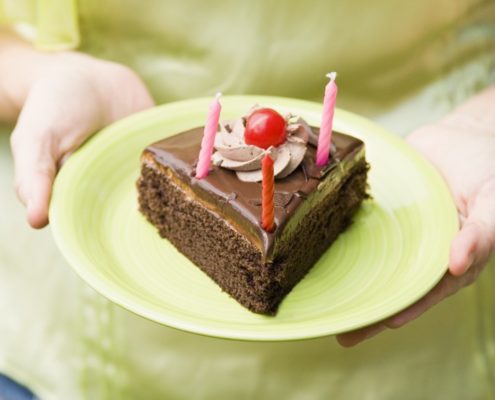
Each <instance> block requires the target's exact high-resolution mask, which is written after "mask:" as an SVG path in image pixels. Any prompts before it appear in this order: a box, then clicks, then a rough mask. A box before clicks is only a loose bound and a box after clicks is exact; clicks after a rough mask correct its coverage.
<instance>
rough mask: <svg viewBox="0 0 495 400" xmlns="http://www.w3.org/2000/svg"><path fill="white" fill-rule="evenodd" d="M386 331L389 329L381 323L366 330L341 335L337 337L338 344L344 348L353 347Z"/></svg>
mask: <svg viewBox="0 0 495 400" xmlns="http://www.w3.org/2000/svg"><path fill="white" fill-rule="evenodd" d="M385 329H387V327H386V326H385V325H384V324H383V323H382V322H379V323H377V324H374V325H370V326H367V327H366V328H362V329H357V330H355V331H352V332H346V333H341V334H339V335H337V336H336V339H337V342H338V343H339V344H340V345H341V346H343V347H353V346H356V345H357V344H359V343H361V342H363V341H365V340H366V339H371V338H372V337H373V336H376V335H378V334H379V333H380V332H383V331H384V330H385Z"/></svg>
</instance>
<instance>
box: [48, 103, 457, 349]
mask: <svg viewBox="0 0 495 400" xmlns="http://www.w3.org/2000/svg"><path fill="white" fill-rule="evenodd" d="M210 101H211V99H193V100H187V101H183V102H177V103H172V104H167V105H164V106H161V107H157V108H154V109H152V110H149V111H145V112H143V113H140V114H137V115H134V116H131V117H129V118H126V119H124V120H122V121H120V122H117V123H115V124H113V125H112V126H110V127H108V128H106V129H104V130H103V131H101V132H100V133H98V134H97V135H95V136H94V137H93V138H92V139H91V140H89V141H88V142H87V143H86V144H85V145H84V146H83V147H82V148H81V149H80V150H78V151H77V152H76V153H75V154H74V155H73V156H72V157H71V158H70V159H69V160H68V162H67V164H66V165H65V166H64V167H63V168H62V170H61V172H60V173H59V175H58V177H57V179H56V182H55V187H54V192H53V198H52V203H51V209H50V221H51V226H52V230H53V234H54V235H55V239H56V241H57V244H58V246H59V248H60V249H61V251H62V253H63V254H64V256H65V257H66V259H67V260H68V262H69V264H70V265H71V266H72V267H73V268H74V269H75V270H76V271H77V273H78V274H79V275H80V276H81V277H82V278H83V279H84V280H85V281H86V282H87V283H88V284H89V285H91V286H92V287H94V288H95V289H96V290H97V291H99V292H100V293H101V294H103V295H104V296H106V297H107V298H109V299H110V300H112V301H114V302H115V303H117V304H120V305H121V306H123V307H125V308H127V309H129V310H131V311H133V312H135V313H137V314H139V315H142V316H144V317H146V318H149V319H150V320H153V321H156V322H159V323H161V324H165V325H168V326H171V327H175V328H178V329H182V330H185V331H190V332H195V333H199V334H203V335H211V336H217V337H223V338H231V339H244V340H294V339H305V338H313V337H319V336H324V335H330V334H336V333H340V332H345V331H349V330H353V329H356V328H359V327H363V326H365V325H368V324H371V323H373V322H376V321H378V320H381V319H383V318H385V317H388V316H390V315H392V314H394V313H396V312H398V311H400V310H401V309H404V308H405V307H407V306H408V305H410V304H412V303H413V302H415V301H416V300H418V299H419V298H420V297H422V296H423V295H424V294H425V293H426V292H428V290H430V289H431V288H432V287H433V286H434V285H435V284H436V283H437V282H438V281H439V279H440V278H441V277H442V275H443V274H444V273H445V271H446V266H447V260H448V250H449V243H450V241H451V239H452V237H453V235H454V234H455V232H456V230H457V227H458V224H457V214H456V210H455V207H454V205H453V203H452V200H451V197H450V195H449V191H448V189H447V187H446V185H445V184H444V182H443V181H442V179H441V178H440V176H439V175H438V174H437V173H436V171H435V170H434V169H433V168H432V167H431V166H430V165H429V164H427V162H425V161H424V160H423V159H422V158H421V157H420V156H418V155H417V154H416V153H415V152H414V151H413V150H411V149H410V148H409V147H408V146H407V145H406V144H405V143H404V142H403V141H402V140H401V139H400V138H398V137H396V136H394V135H393V134H390V133H388V132H387V131H385V130H384V129H382V128H380V127H379V126H377V125H375V124H374V123H372V122H370V121H368V120H366V119H364V118H361V117H358V116H356V115H354V114H351V113H349V112H345V111H342V110H337V111H336V114H335V122H334V126H335V128H336V129H337V130H340V131H343V132H348V133H351V134H352V135H354V136H356V137H359V138H360V139H362V140H363V141H364V142H365V143H366V152H367V158H368V161H369V163H370V164H371V171H370V176H369V183H370V187H371V194H372V196H373V200H369V201H366V202H365V204H364V205H363V207H362V209H361V210H360V211H359V213H358V215H357V216H356V218H355V222H354V224H353V225H352V226H351V227H350V228H349V229H348V230H347V231H346V232H345V233H344V234H342V235H341V236H340V238H339V239H338V240H337V242H335V244H334V245H333V246H331V248H330V249H329V250H328V251H327V252H326V253H325V254H324V255H323V256H322V257H321V259H320V260H319V261H318V262H317V263H316V265H315V266H314V267H313V269H312V270H311V271H310V273H309V274H308V275H307V276H306V277H305V278H304V279H303V280H302V281H301V282H300V283H299V284H298V285H297V286H296V287H295V288H294V290H292V292H291V293H290V294H289V295H288V296H287V297H286V298H285V300H284V301H283V302H282V304H281V306H280V309H279V312H278V314H277V316H276V317H265V316H261V315H257V314H253V313H251V312H249V311H248V310H246V309H245V308H243V307H242V306H240V305H239V304H238V303H237V302H236V301H234V300H233V299H231V298H230V297H229V296H228V295H227V294H226V293H224V292H222V291H221V290H220V288H219V287H218V286H217V285H216V284H215V283H213V281H211V280H210V279H209V278H208V277H207V276H206V275H204V274H203V272H201V271H200V270H199V269H198V268H197V267H196V266H194V265H193V264H192V263H191V262H190V261H189V260H188V259H187V258H186V257H184V256H183V255H182V254H180V253H179V252H178V251H177V250H176V249H175V248H174V247H173V246H172V245H171V244H170V243H169V242H168V241H167V240H164V239H161V238H160V237H159V235H158V233H157V232H156V230H155V229H154V228H153V226H151V225H150V224H149V223H148V222H147V221H146V220H145V219H144V217H143V216H142V215H141V214H140V213H139V212H138V205H137V193H136V186H135V182H136V179H137V178H138V175H139V167H140V166H139V157H140V154H141V151H142V150H143V149H144V148H145V147H146V146H147V145H149V144H150V143H152V142H154V141H156V140H159V139H162V138H165V137H167V136H171V135H174V134H176V133H178V132H181V131H184V130H186V129H189V128H191V127H194V126H198V125H201V124H203V123H204V120H205V117H206V113H207V109H208V103H209V102H210ZM254 103H260V104H263V105H265V106H269V107H273V108H275V109H278V110H279V111H281V112H286V111H291V112H293V113H297V114H300V115H301V116H303V117H304V118H305V119H306V120H307V121H308V122H309V123H311V124H314V125H319V123H320V112H321V105H320V104H316V103H311V102H307V101H301V100H293V99H287V98H276V97H262V96H225V97H223V98H222V104H223V109H222V116H221V117H222V118H225V119H227V118H234V117H238V116H239V115H241V114H243V113H245V112H246V110H248V109H249V108H250V107H251V106H252V105H253V104H254ZM302 240H303V239H302Z"/></svg>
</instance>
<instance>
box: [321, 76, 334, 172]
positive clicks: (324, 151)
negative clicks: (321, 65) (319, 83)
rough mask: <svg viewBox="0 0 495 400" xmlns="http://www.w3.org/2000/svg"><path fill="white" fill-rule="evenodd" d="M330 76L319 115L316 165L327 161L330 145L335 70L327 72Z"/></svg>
mask: <svg viewBox="0 0 495 400" xmlns="http://www.w3.org/2000/svg"><path fill="white" fill-rule="evenodd" d="M327 77H328V78H330V82H328V84H327V86H326V87H325V99H324V100H323V114H322V116H321V125H320V135H319V137H318V148H317V149H316V165H318V166H319V167H323V166H324V165H326V164H327V163H328V158H329V157H330V147H331V145H332V124H333V113H334V111H335V100H336V99H337V91H338V88H337V85H336V83H335V78H336V77H337V73H336V72H331V73H329V74H327Z"/></svg>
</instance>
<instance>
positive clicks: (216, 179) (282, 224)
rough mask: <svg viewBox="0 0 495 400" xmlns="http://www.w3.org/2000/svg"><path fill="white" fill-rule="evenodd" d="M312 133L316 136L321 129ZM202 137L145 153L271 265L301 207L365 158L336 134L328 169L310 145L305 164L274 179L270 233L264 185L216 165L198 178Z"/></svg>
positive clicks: (176, 139) (193, 134)
mask: <svg viewBox="0 0 495 400" xmlns="http://www.w3.org/2000/svg"><path fill="white" fill-rule="evenodd" d="M313 129H314V130H315V133H316V134H317V133H318V131H317V129H315V128H313ZM202 135H203V128H195V129H192V130H189V131H186V132H184V133H181V134H179V135H176V136H173V137H170V138H167V139H164V140H162V141H159V142H157V143H154V144H152V145H151V146H149V147H148V148H147V149H146V150H145V152H144V153H145V154H146V153H150V156H149V157H148V158H152V159H154V161H155V162H156V163H157V164H160V165H162V166H164V167H166V168H168V169H170V170H171V171H173V173H174V179H175V183H176V184H177V185H179V186H181V187H183V189H184V190H188V191H190V195H191V196H192V197H195V198H196V199H197V200H198V201H200V202H202V203H203V205H205V206H206V207H207V208H209V209H211V210H213V211H215V212H217V213H218V214H220V215H222V216H223V218H225V219H226V220H228V221H229V222H230V223H231V224H232V225H233V226H235V227H236V228H237V229H238V230H239V231H240V232H241V233H243V234H244V235H245V236H246V237H247V238H249V239H250V240H251V241H252V243H253V244H254V245H255V246H257V247H258V248H259V249H260V250H261V252H262V254H263V256H264V258H265V259H266V260H267V261H270V260H271V259H272V256H273V254H274V251H275V247H276V245H277V241H278V239H279V238H281V237H282V236H284V231H286V233H287V234H288V233H290V232H289V231H290V229H285V228H286V225H287V223H288V222H289V220H290V225H291V226H294V225H295V224H297V221H298V220H299V219H300V218H303V217H304V214H305V212H304V210H300V207H301V205H302V204H306V207H303V208H307V206H313V205H314V203H315V200H312V201H307V199H308V197H309V196H310V195H311V196H313V195H314V194H315V193H317V194H318V196H317V197H322V196H323V195H324V194H325V193H323V192H330V191H331V190H333V187H334V186H335V185H336V184H338V182H339V180H340V179H341V177H342V176H343V175H345V174H346V173H347V172H348V171H349V170H350V169H352V168H353V165H355V164H358V163H359V162H360V161H362V160H364V144H363V142H362V141H360V140H359V139H356V138H354V137H351V136H348V135H344V134H341V133H337V132H334V134H333V142H334V145H335V148H334V149H333V152H332V157H331V162H330V164H329V165H328V166H327V167H326V168H319V167H317V166H316V165H315V163H314V159H315V152H316V149H315V148H314V147H313V146H308V149H307V152H306V155H305V157H304V160H303V162H302V163H301V166H300V167H299V168H298V169H297V170H296V171H294V172H293V173H292V174H291V175H289V176H288V177H286V178H284V179H281V180H276V185H275V224H276V229H275V231H273V232H271V233H269V232H266V231H265V230H263V229H262V227H261V225H260V223H259V221H260V218H261V206H260V205H261V184H260V183H254V182H253V183H251V182H242V181H240V180H239V179H238V178H237V177H236V175H235V173H234V172H233V171H229V170H226V169H224V168H221V167H218V166H212V169H211V171H210V173H209V175H208V176H207V177H206V178H205V179H201V180H198V179H196V178H195V177H194V175H195V163H196V162H197V156H198V154H199V149H200V145H201V138H202ZM287 228H290V226H289V227H287ZM276 239H277V240H276Z"/></svg>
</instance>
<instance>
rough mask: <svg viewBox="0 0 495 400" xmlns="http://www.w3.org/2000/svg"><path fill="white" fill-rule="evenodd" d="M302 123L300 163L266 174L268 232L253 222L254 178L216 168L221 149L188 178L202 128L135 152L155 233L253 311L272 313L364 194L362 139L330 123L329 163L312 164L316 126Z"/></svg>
mask: <svg viewBox="0 0 495 400" xmlns="http://www.w3.org/2000/svg"><path fill="white" fill-rule="evenodd" d="M306 127H307V128H308V129H310V130H311V135H310V136H311V137H313V140H311V137H310V138H309V141H308V143H307V148H305V151H304V152H303V153H302V155H301V157H300V158H301V160H300V163H299V164H298V165H297V166H296V167H292V168H293V171H290V173H289V174H287V168H285V174H286V176H284V177H280V178H277V179H276V181H275V196H274V202H275V219H274V220H275V229H274V230H273V231H272V232H267V231H266V230H264V229H263V228H262V226H261V224H260V218H261V184H260V183H259V182H257V181H256V179H251V176H250V175H249V172H247V173H246V172H243V171H242V168H241V171H237V172H236V171H233V170H231V169H227V168H224V167H223V166H222V157H221V156H220V155H218V157H215V155H214V157H213V164H212V166H211V169H210V171H209V174H208V176H207V177H206V178H204V179H197V178H195V166H196V163H197V161H198V153H199V151H200V146H201V140H202V136H203V128H202V127H197V128H194V129H191V130H188V131H186V132H183V133H179V134H177V135H175V136H173V137H170V138H167V139H164V140H161V141H159V142H157V143H154V144H152V145H150V146H149V147H147V148H146V149H145V150H144V152H143V154H142V158H141V176H140V178H139V181H138V183H137V186H138V191H139V205H140V210H141V212H142V213H143V214H144V215H145V216H146V218H147V219H148V221H149V222H151V223H152V224H153V225H154V226H155V227H156V228H157V229H158V232H159V234H160V235H161V236H162V237H163V238H167V239H168V240H169V241H170V242H171V243H172V244H173V245H174V246H175V247H176V248H177V249H178V250H179V251H180V252H182V253H183V254H184V255H186V256H187V257H188V258H189V259H190V260H191V261H192V262H193V263H194V264H196V265H197V266H198V267H199V268H201V269H202V270H203V271H204V272H205V273H206V274H207V275H208V276H209V277H210V278H211V279H213V280H214V281H215V282H216V283H217V284H218V285H219V286H220V287H221V288H222V289H223V290H224V291H226V292H227V293H228V294H230V295H231V296H232V297H233V298H234V299H236V300H237V301H238V302H239V303H241V304H242V305H243V306H245V307H247V308H248V309H249V310H251V311H253V312H256V313H262V314H267V315H273V314H275V313H276V311H277V307H278V306H279V304H280V302H281V301H282V300H283V298H284V297H285V295H287V293H289V291H290V290H291V289H292V288H293V287H294V286H295V285H296V284H297V283H298V282H299V281H300V280H301V279H302V278H303V277H304V276H305V275H306V273H307V272H308V271H309V270H310V269H311V267H312V266H313V265H314V263H315V262H316V261H317V260H318V258H319V257H320V256H321V255H322V254H323V253H324V252H325V251H326V250H327V248H328V247H329V246H330V244H331V243H332V242H334V241H335V239H336V238H337V236H338V235H339V234H340V233H341V232H342V231H343V230H344V229H345V228H346V227H347V226H348V225H349V224H350V222H351V218H352V216H353V214H354V213H355V212H356V210H357V209H358V208H359V206H360V204H361V202H362V200H363V199H364V198H366V196H367V195H366V175H367V170H368V164H367V163H366V160H365V156H364V144H363V142H362V141H360V140H359V139H356V138H354V137H351V136H348V135H345V134H342V133H337V132H334V133H333V148H332V151H331V157H330V162H329V163H328V164H327V165H326V166H325V167H318V166H316V165H315V153H316V148H315V146H314V144H315V141H314V138H315V137H317V135H318V129H317V128H309V127H308V126H307V124H306ZM225 129H226V131H224V133H225V132H227V133H231V131H232V129H233V128H232V125H230V127H229V126H228V125H226V128H225ZM297 129H298V128H297V127H296V130H297ZM296 139H297V138H296ZM215 143H217V142H215ZM229 150H230V149H229ZM224 161H225V160H224ZM225 164H226V165H227V164H228V163H227V162H226V161H225ZM243 173H244V174H247V175H246V176H244V178H246V179H243V180H241V179H240V178H239V177H240V176H241V175H242V174H243ZM239 174H241V175H239ZM241 177H242V176H241ZM246 180H247V181H246ZM329 268H331V266H329Z"/></svg>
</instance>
